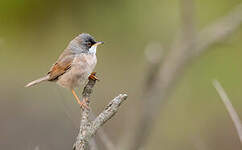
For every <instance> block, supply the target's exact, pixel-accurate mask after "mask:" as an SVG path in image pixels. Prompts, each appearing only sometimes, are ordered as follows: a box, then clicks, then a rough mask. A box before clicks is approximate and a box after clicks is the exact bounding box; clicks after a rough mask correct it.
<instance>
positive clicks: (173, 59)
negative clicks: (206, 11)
mask: <svg viewBox="0 0 242 150" xmlns="http://www.w3.org/2000/svg"><path fill="white" fill-rule="evenodd" d="M241 23H242V4H240V5H238V6H237V7H235V8H234V9H233V10H232V11H231V12H229V13H228V15H227V16H224V17H221V18H219V19H218V20H217V21H215V22H214V23H212V24H211V25H209V26H208V27H206V28H205V29H203V30H202V31H201V32H199V33H198V34H195V37H194V38H192V39H191V40H190V41H188V42H184V41H183V39H182V38H181V36H178V38H176V39H175V40H174V42H173V44H172V47H171V50H170V51H169V54H168V55H167V56H166V57H165V58H164V59H163V60H162V63H160V64H161V65H160V67H157V68H158V71H157V73H156V75H155V76H154V78H153V79H152V80H150V81H152V83H149V88H147V89H146V91H145V92H144V95H143V96H142V99H143V100H144V104H143V107H144V108H143V109H142V110H143V112H141V115H140V116H141V120H140V122H138V125H139V128H138V129H137V131H136V132H135V135H134V140H133V141H131V146H130V149H131V150H138V149H140V148H141V147H142V146H143V145H144V143H145V142H146V140H147V135H149V133H150V130H151V126H152V124H153V123H152V122H153V121H154V119H153V118H154V117H153V116H155V114H156V113H158V112H159V110H160V108H161V106H162V104H163V103H164V101H165V99H167V97H168V96H169V94H170V93H171V91H172V88H173V87H174V85H175V84H176V83H177V81H178V79H179V78H180V77H181V75H182V73H183V71H184V70H185V68H186V66H187V64H188V62H189V61H191V60H193V59H194V58H195V57H196V56H199V55H200V54H201V53H203V52H205V51H206V50H207V49H208V47H210V46H212V45H213V44H215V43H218V42H221V41H222V40H224V39H225V38H227V37H228V36H229V35H230V34H232V33H233V32H234V31H235V30H237V29H238V28H239V27H240V26H241ZM191 35H192V34H191ZM162 102H163V103H162ZM145 107H147V108H152V109H146V108H145Z"/></svg>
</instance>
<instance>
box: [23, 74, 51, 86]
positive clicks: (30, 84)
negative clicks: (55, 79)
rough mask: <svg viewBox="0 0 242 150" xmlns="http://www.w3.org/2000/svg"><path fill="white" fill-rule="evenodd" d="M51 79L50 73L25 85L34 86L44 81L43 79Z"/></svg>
mask: <svg viewBox="0 0 242 150" xmlns="http://www.w3.org/2000/svg"><path fill="white" fill-rule="evenodd" d="M48 79H49V75H47V76H45V77H42V78H39V79H37V80H34V81H32V82H30V83H28V84H27V85H25V87H30V86H34V85H36V84H38V83H40V82H43V81H47V80H48Z"/></svg>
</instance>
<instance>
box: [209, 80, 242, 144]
mask: <svg viewBox="0 0 242 150" xmlns="http://www.w3.org/2000/svg"><path fill="white" fill-rule="evenodd" d="M213 86H214V88H215V89H216V90H217V92H218V94H219V96H220V98H221V100H222V102H223V104H224V106H225V107H226V109H227V111H228V113H229V116H230V117H231V119H232V121H233V123H234V126H235V128H236V131H237V134H238V136H239V140H240V143H241V144H242V124H241V120H240V119H239V115H238V114H237V112H236V110H235V109H234V107H233V105H232V104H231V102H230V100H229V97H228V96H227V94H226V92H225V90H224V89H223V87H222V85H221V84H220V83H219V82H218V81H217V80H214V81H213Z"/></svg>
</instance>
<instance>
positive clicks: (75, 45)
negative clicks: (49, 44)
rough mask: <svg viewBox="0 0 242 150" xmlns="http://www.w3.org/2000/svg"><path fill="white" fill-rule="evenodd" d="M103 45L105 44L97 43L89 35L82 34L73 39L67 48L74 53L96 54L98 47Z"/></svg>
mask: <svg viewBox="0 0 242 150" xmlns="http://www.w3.org/2000/svg"><path fill="white" fill-rule="evenodd" d="M103 43H104V42H97V41H95V39H94V38H93V37H92V36H91V35H90V34H88V33H82V34H80V35H78V36H77V37H76V38H75V39H73V40H72V41H71V42H70V43H69V45H68V47H67V48H68V49H70V50H71V51H72V52H74V53H90V54H96V48H97V46H98V45H100V44H103Z"/></svg>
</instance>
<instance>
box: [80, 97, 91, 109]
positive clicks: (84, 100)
mask: <svg viewBox="0 0 242 150" xmlns="http://www.w3.org/2000/svg"><path fill="white" fill-rule="evenodd" d="M87 101H88V99H87V98H84V99H83V100H82V101H81V102H79V104H80V107H81V108H83V109H84V108H85V109H89V107H88V106H87Z"/></svg>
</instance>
